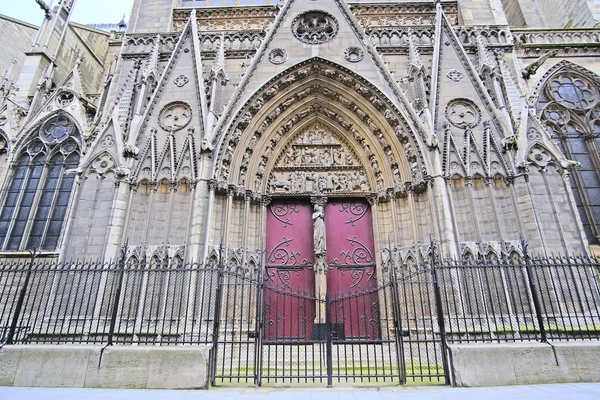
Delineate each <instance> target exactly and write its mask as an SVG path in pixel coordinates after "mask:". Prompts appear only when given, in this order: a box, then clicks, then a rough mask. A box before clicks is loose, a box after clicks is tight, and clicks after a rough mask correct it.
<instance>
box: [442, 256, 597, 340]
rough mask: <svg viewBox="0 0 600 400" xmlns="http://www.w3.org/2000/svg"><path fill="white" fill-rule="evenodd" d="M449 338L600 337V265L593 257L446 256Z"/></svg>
mask: <svg viewBox="0 0 600 400" xmlns="http://www.w3.org/2000/svg"><path fill="white" fill-rule="evenodd" d="M435 270H436V274H437V276H438V278H439V281H440V286H441V302H442V308H443V311H442V312H443V315H444V320H445V326H446V328H445V329H446V336H447V340H448V342H450V343H460V342H463V343H464V342H516V341H543V342H545V341H548V340H552V341H565V340H577V339H588V340H600V289H599V287H600V264H598V262H597V261H596V260H595V259H590V258H588V257H566V256H565V257H560V256H557V257H543V258H529V257H522V258H507V259H504V260H461V261H456V260H454V261H441V262H439V263H437V265H436V266H435Z"/></svg>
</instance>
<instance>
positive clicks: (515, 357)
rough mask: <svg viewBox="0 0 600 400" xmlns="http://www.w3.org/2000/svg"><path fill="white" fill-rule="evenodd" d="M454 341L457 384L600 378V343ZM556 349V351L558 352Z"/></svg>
mask: <svg viewBox="0 0 600 400" xmlns="http://www.w3.org/2000/svg"><path fill="white" fill-rule="evenodd" d="M553 346H554V350H553V348H552V346H550V345H549V344H545V343H510V344H468V345H451V346H450V354H451V358H452V364H453V367H454V376H455V379H456V385H457V386H502V385H526V384H542V383H569V382H597V381H599V380H600V344H598V343H559V344H553ZM555 351H556V353H555Z"/></svg>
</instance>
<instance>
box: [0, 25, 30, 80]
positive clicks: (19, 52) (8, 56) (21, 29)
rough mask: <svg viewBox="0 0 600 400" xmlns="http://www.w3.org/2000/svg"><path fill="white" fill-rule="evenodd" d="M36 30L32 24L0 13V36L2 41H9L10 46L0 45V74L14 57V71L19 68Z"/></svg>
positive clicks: (8, 66)
mask: <svg viewBox="0 0 600 400" xmlns="http://www.w3.org/2000/svg"><path fill="white" fill-rule="evenodd" d="M37 31H38V29H37V27H35V26H34V25H30V24H28V23H25V22H21V21H17V20H15V19H12V18H9V17H7V16H4V15H0V37H1V38H2V42H3V43H5V44H7V43H10V46H6V45H4V46H0V74H3V73H4V71H6V70H7V69H8V68H10V65H11V64H12V61H13V59H14V58H16V59H17V64H16V65H15V70H14V72H15V73H17V72H18V71H20V70H21V68H22V67H23V62H24V61H25V52H27V51H29V49H30V48H31V45H32V44H33V41H34V39H35V35H37Z"/></svg>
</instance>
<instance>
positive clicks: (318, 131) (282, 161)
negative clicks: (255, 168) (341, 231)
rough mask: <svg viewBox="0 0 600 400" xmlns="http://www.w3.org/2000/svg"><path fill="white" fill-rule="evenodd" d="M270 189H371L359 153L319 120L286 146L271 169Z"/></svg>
mask: <svg viewBox="0 0 600 400" xmlns="http://www.w3.org/2000/svg"><path fill="white" fill-rule="evenodd" d="M269 192H270V193H272V194H288V193H307V194H314V193H345V192H370V186H369V182H368V180H367V173H366V170H365V168H364V167H363V166H362V165H361V163H360V162H359V161H358V159H357V157H356V155H355V154H354V153H353V152H352V151H351V150H350V149H349V148H348V146H347V145H346V144H345V143H344V142H343V141H342V140H340V139H339V138H338V137H336V135H334V134H333V133H331V132H330V131H328V130H326V129H325V128H323V127H321V126H320V125H319V124H316V125H313V126H311V127H310V128H307V129H306V130H304V131H302V132H301V133H300V134H298V135H297V136H296V137H295V138H294V139H293V140H292V141H291V142H290V143H289V144H288V145H287V146H286V147H285V149H284V150H283V152H282V154H281V155H280V157H279V159H278V160H277V163H276V164H275V167H274V168H273V171H272V172H271V175H270V179H269Z"/></svg>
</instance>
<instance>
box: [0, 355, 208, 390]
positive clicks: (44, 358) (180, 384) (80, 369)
mask: <svg viewBox="0 0 600 400" xmlns="http://www.w3.org/2000/svg"><path fill="white" fill-rule="evenodd" d="M209 350H210V347H209V346H205V345H202V346H194V347H191V346H189V347H169V348H165V347H153V346H135V347H132V346H123V347H118V346H114V347H108V348H106V349H104V351H102V347H101V346H84V345H82V346H76V345H74V346H66V345H57V346H35V345H32V346H6V347H4V348H3V349H2V350H0V385H2V386H29V387H80V388H82V387H87V388H135V389H200V388H205V387H206V385H207V382H208V353H209Z"/></svg>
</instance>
